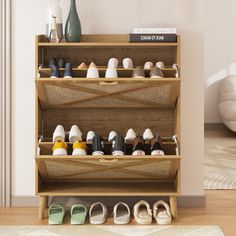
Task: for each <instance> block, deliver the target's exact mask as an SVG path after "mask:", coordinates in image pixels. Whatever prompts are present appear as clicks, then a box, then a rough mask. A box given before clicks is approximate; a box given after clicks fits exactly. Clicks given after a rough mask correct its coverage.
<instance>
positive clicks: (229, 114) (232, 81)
mask: <svg viewBox="0 0 236 236" xmlns="http://www.w3.org/2000/svg"><path fill="white" fill-rule="evenodd" d="M219 112H220V115H221V118H222V121H223V122H224V124H225V125H226V126H227V127H228V128H229V129H231V130H232V131H234V132H236V75H231V76H228V77H227V78H225V79H224V80H223V81H222V83H221V85H220V89H219Z"/></svg>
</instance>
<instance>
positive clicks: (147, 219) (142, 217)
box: [134, 200, 152, 225]
mask: <svg viewBox="0 0 236 236" xmlns="http://www.w3.org/2000/svg"><path fill="white" fill-rule="evenodd" d="M134 219H135V220H136V222H137V223H138V224H142V225H146V224H151V223H152V210H151V208H150V205H149V204H148V203H147V202H146V201H143V200H142V201H140V202H138V203H136V204H135V206H134Z"/></svg>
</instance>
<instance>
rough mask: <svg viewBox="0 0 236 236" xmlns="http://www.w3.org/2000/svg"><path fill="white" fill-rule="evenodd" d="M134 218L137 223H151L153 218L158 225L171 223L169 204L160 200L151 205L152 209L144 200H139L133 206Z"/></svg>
mask: <svg viewBox="0 0 236 236" xmlns="http://www.w3.org/2000/svg"><path fill="white" fill-rule="evenodd" d="M134 218H135V221H136V222H137V223H138V224H142V225H145V224H151V223H152V218H154V219H155V220H156V222H157V224H159V225H166V224H170V223H171V211H170V207H169V205H168V204H167V203H166V202H164V201H162V200H160V201H157V202H156V203H155V204H154V205H153V211H152V209H151V207H150V205H149V204H148V203H147V202H146V201H143V200H142V201H140V202H138V203H137V204H135V206H134Z"/></svg>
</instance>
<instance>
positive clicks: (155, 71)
mask: <svg viewBox="0 0 236 236" xmlns="http://www.w3.org/2000/svg"><path fill="white" fill-rule="evenodd" d="M163 77H164V75H163V73H162V71H161V69H160V68H157V67H154V68H153V69H151V71H150V78H152V79H154V78H156V79H160V78H163Z"/></svg>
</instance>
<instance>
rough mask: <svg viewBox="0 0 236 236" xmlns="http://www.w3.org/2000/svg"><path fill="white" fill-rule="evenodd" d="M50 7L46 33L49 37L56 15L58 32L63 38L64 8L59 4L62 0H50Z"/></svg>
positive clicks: (60, 37)
mask: <svg viewBox="0 0 236 236" xmlns="http://www.w3.org/2000/svg"><path fill="white" fill-rule="evenodd" d="M49 2H50V4H49V7H48V9H47V25H46V35H47V37H48V38H49V37H50V33H51V31H52V26H53V17H56V21H57V27H56V28H57V33H58V37H59V39H60V40H61V39H62V38H63V24H62V9H61V7H60V5H59V3H60V0H50V1H49Z"/></svg>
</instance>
